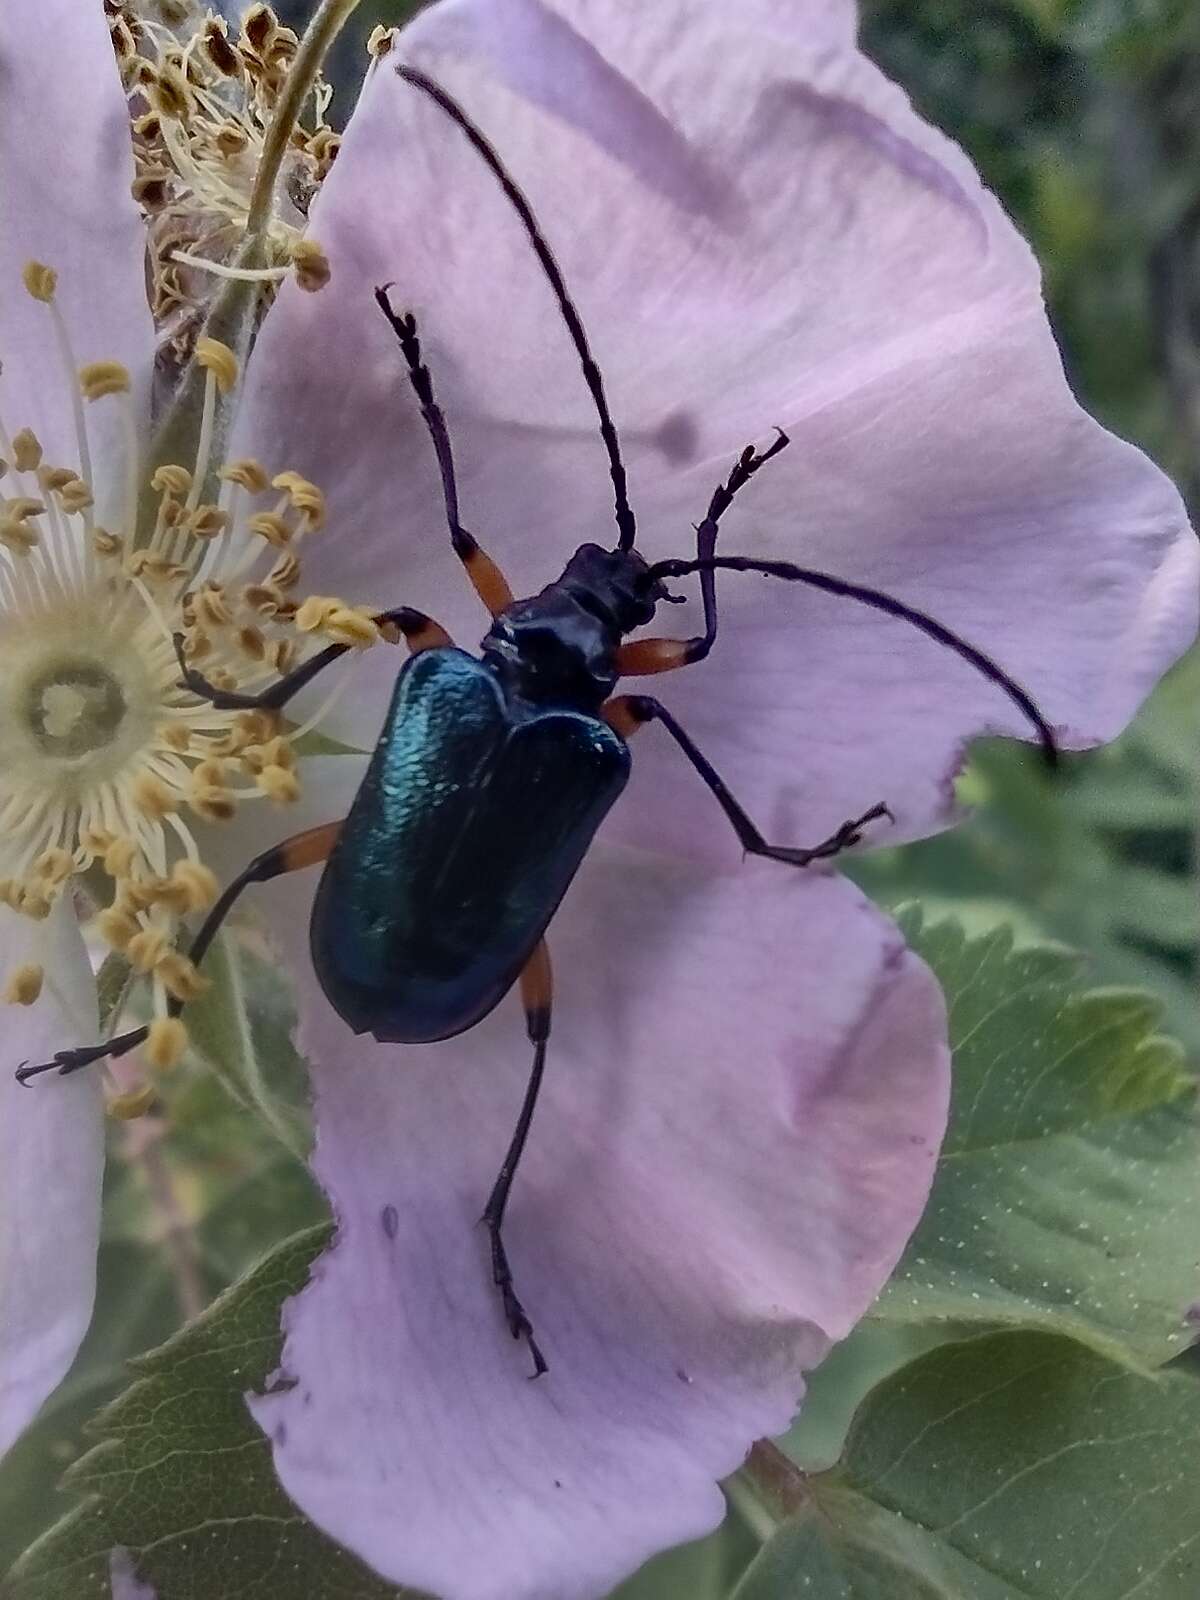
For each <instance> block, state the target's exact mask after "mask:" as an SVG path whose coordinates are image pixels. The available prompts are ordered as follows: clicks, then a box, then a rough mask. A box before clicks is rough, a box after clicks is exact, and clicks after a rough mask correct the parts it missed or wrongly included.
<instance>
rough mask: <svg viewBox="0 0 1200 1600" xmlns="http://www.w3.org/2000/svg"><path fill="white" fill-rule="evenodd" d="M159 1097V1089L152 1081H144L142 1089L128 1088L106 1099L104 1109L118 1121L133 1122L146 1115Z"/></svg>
mask: <svg viewBox="0 0 1200 1600" xmlns="http://www.w3.org/2000/svg"><path fill="white" fill-rule="evenodd" d="M157 1099H158V1090H157V1089H156V1088H155V1086H154V1084H152V1083H143V1084H142V1086H141V1088H140V1089H127V1090H126V1091H125V1093H124V1094H114V1095H112V1096H111V1097H110V1098H109V1100H107V1101H106V1103H105V1107H104V1109H105V1110H106V1111H107V1112H108V1114H109V1116H110V1117H113V1118H115V1119H116V1121H118V1122H133V1121H135V1119H136V1118H138V1117H144V1116H145V1115H146V1113H147V1112H148V1111H149V1110H150V1109H151V1107H152V1106H153V1105H154V1102H155V1101H156V1100H157Z"/></svg>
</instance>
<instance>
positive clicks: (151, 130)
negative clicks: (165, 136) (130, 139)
mask: <svg viewBox="0 0 1200 1600" xmlns="http://www.w3.org/2000/svg"><path fill="white" fill-rule="evenodd" d="M133 131H134V133H136V134H137V136H138V138H139V139H144V140H145V141H146V143H147V144H153V143H154V142H155V141H156V140H157V139H158V138H159V136H160V135H161V134H162V123H161V122H160V120H159V117H158V113H157V112H156V111H147V112H146V113H145V115H144V116H140V117H135V118H134V119H133Z"/></svg>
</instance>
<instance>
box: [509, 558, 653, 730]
mask: <svg viewBox="0 0 1200 1600" xmlns="http://www.w3.org/2000/svg"><path fill="white" fill-rule="evenodd" d="M647 570H648V569H647V566H646V562H645V561H644V560H643V558H642V557H641V556H640V555H638V554H637V552H636V551H632V550H631V551H624V550H605V549H603V548H602V547H601V546H600V545H597V544H584V545H580V547H579V549H578V550H576V552H575V554H574V555H573V556H572V557H571V559H570V561H568V562H567V565H566V567H565V569H564V571H563V575H562V577H561V578H559V579H557V581H556V582H554V583H551V584H548V585H547V586H546V588H544V589H543V590H542V591H541V592H540V593H539V594H535V595H533V596H532V597H531V598H530V599H528V600H514V601H513V603H512V604H511V605H510V606H506V607H505V609H504V610H503V611H502V612H501V613H500V615H499V616H498V617H497V618H496V620H495V622H494V623H493V624H492V626H491V628H490V629H489V631H488V633H487V635H486V637H485V638H484V640H483V645H482V648H483V658H484V660H485V661H486V662H487V663H488V664H489V666H491V667H492V668H493V670H494V671H495V672H497V673H498V674H499V676H500V677H501V678H502V680H503V681H504V683H505V685H506V686H507V687H508V688H509V690H510V691H511V692H512V693H515V694H518V695H520V696H521V698H522V699H525V700H530V701H534V702H543V703H544V702H551V703H556V704H563V705H571V706H578V707H579V708H580V709H581V710H588V711H591V710H595V709H596V708H597V707H598V706H600V705H601V704H602V703H603V702H604V701H605V700H607V698H608V696H609V695H610V694H611V693H612V691H613V687H614V685H615V684H616V681H617V676H618V674H617V669H616V652H617V647H618V645H619V644H620V643H621V640H622V638H623V637H624V636H625V634H627V633H631V632H632V631H633V629H634V628H640V627H642V626H643V625H644V624H645V623H647V622H649V621H651V620H652V618H653V616H654V612H655V609H656V607H657V605H658V601H659V599H660V598H661V586H660V585H658V584H648V583H647V581H646V572H647Z"/></svg>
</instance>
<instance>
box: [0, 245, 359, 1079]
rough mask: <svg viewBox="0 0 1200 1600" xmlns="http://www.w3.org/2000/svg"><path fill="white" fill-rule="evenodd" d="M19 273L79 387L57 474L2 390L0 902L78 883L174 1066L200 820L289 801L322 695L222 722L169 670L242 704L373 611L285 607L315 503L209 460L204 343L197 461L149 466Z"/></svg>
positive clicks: (188, 993) (35, 901) (300, 485)
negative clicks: (115, 424)
mask: <svg viewBox="0 0 1200 1600" xmlns="http://www.w3.org/2000/svg"><path fill="white" fill-rule="evenodd" d="M24 280H25V287H26V290H27V292H28V293H29V294H30V296H31V297H32V298H33V299H34V300H35V301H37V302H39V303H40V304H41V305H42V306H43V307H44V308H45V313H46V316H47V321H48V333H49V334H50V344H51V345H52V347H53V348H52V349H51V350H49V351H48V356H49V358H50V362H53V361H58V362H59V364H60V365H61V368H62V370H63V373H64V380H65V381H66V382H67V383H69V384H70V387H71V393H70V395H69V396H68V397H67V405H66V406H65V407H64V408H63V414H64V415H67V416H72V415H73V416H74V418H75V431H76V440H75V451H74V454H75V456H76V461H75V462H73V463H70V464H62V463H58V462H54V461H52V460H50V459H49V458H48V456H47V453H46V450H45V448H44V446H43V443H42V441H41V440H40V439H39V437H38V435H37V434H36V433H35V432H34V430H33V429H31V428H29V427H28V426H24V427H20V428H18V429H16V430H14V431H11V432H10V431H9V429H8V428H7V427H6V426H5V422H4V419H3V409H4V405H5V404H7V403H8V402H9V401H11V399H12V398H13V397H11V396H4V395H3V391H2V390H0V901H2V902H3V903H4V904H5V905H7V906H9V907H10V908H11V909H12V910H14V911H17V912H19V913H21V914H23V915H25V916H27V917H29V918H30V919H32V920H33V921H34V922H40V921H42V920H43V919H45V918H46V917H47V916H48V914H49V912H50V910H51V907H52V906H53V904H54V903H55V901H56V900H57V899H58V898H59V897H60V896H61V895H62V894H64V893H65V892H67V891H68V890H71V891H72V892H73V893H74V895H75V898H76V900H77V901H78V902H79V904H80V905H81V907H82V908H83V909H85V910H86V911H90V912H93V913H94V920H93V923H92V927H93V930H94V932H95V934H96V935H97V936H98V938H99V939H100V940H101V941H102V942H103V943H104V944H106V945H107V946H108V947H109V948H110V949H111V950H114V951H118V952H120V953H121V955H122V956H123V957H124V958H125V960H126V961H127V962H128V963H129V965H130V967H131V968H132V969H133V971H134V972H137V973H145V974H147V975H149V976H150V978H151V979H152V987H153V993H154V1009H155V1011H156V1013H157V1018H158V1021H157V1023H156V1024H155V1028H154V1030H153V1032H152V1035H151V1039H150V1043H149V1046H148V1053H149V1055H150V1058H151V1060H152V1061H154V1062H156V1063H157V1064H158V1065H160V1066H166V1065H170V1064H171V1063H172V1062H173V1061H174V1060H175V1059H177V1058H178V1056H179V1055H180V1054H181V1053H182V1050H183V1048H184V1046H185V1044H186V1035H185V1034H184V1032H183V1029H182V1027H181V1025H180V1024H179V1023H178V1021H177V1019H171V1018H169V1017H168V1016H167V1015H166V1010H167V999H168V997H171V996H174V997H175V998H177V999H180V1000H188V999H191V998H192V997H193V996H194V995H195V994H197V993H198V992H199V991H200V989H201V988H202V987H203V982H202V980H201V978H200V976H199V974H198V973H197V972H196V971H195V969H194V968H193V966H192V965H191V963H190V962H189V961H188V960H187V959H186V957H185V956H183V955H182V954H181V953H180V951H179V950H178V949H177V948H176V946H177V942H178V938H179V934H180V931H181V930H180V922H181V919H182V918H184V917H186V916H188V915H189V914H191V913H194V912H198V911H201V910H203V909H204V908H205V907H206V906H208V905H209V904H211V902H212V901H213V900H214V898H215V896H216V892H217V882H216V879H215V877H214V875H213V873H212V871H211V870H210V869H209V868H208V867H207V866H206V865H205V864H204V862H203V859H202V853H203V852H202V846H203V841H204V837H205V835H204V830H203V828H202V827H201V824H214V823H228V822H230V821H231V820H232V819H233V818H234V817H235V815H236V814H237V811H238V809H239V806H240V805H241V804H242V803H244V802H246V801H249V800H255V799H264V798H265V799H269V800H271V801H274V802H276V803H278V804H287V803H289V802H291V801H294V800H295V799H296V798H297V797H298V795H299V792H300V784H299V777H298V772H297V750H296V745H297V741H299V740H300V739H302V738H303V736H304V735H305V734H306V733H308V732H309V731H311V729H312V728H313V727H314V726H315V725H316V723H317V722H319V721H320V720H321V718H322V717H323V715H324V713H325V711H326V710H327V709H328V706H329V705H330V704H331V703H332V699H333V696H331V698H330V700H329V701H327V702H326V704H325V706H323V707H322V708H321V710H320V711H319V712H318V713H317V715H315V716H314V717H312V718H310V719H309V720H308V722H306V723H304V724H302V725H300V726H294V725H287V724H285V722H284V721H283V718H282V717H281V715H280V714H279V713H276V712H264V711H229V710H223V709H220V708H218V707H216V706H214V705H213V704H211V702H210V701H208V700H206V699H203V698H201V697H199V696H197V695H195V694H193V693H191V692H190V691H189V690H188V689H187V688H186V687H185V686H184V683H183V681H182V666H181V658H182V661H183V662H185V663H186V664H187V665H189V666H190V665H195V666H196V667H197V668H198V669H199V670H200V671H201V672H203V674H204V675H205V676H206V677H207V678H208V679H209V680H210V681H211V682H213V683H214V684H216V685H217V686H218V687H219V688H222V689H226V690H231V691H234V692H237V693H241V694H252V693H254V692H255V690H257V689H259V688H261V687H263V686H264V685H265V684H267V683H270V682H273V681H274V680H275V679H276V678H277V677H278V676H279V675H280V674H281V673H284V672H286V671H288V670H289V669H290V668H292V667H293V666H295V665H297V664H298V663H299V662H301V661H302V660H303V659H304V658H305V656H306V655H307V654H309V653H310V652H311V650H312V649H313V648H314V647H315V646H318V645H323V644H325V643H327V642H337V643H341V644H346V645H353V646H365V645H369V644H371V643H373V642H374V641H375V640H376V639H377V638H378V637H379V630H378V629H377V627H376V626H375V623H374V622H373V621H372V620H371V616H370V614H369V612H367V611H364V610H359V609H356V608H354V607H351V606H348V605H345V604H344V603H343V602H341V601H339V600H336V599H333V598H325V597H319V596H313V597H309V598H307V599H301V598H298V596H297V591H298V588H299V585H300V578H301V559H300V547H301V546H302V544H303V542H304V541H305V540H306V539H308V538H310V537H311V536H312V535H314V534H315V533H316V532H317V531H318V530H319V529H320V528H321V526H322V524H323V521H324V516H325V503H324V496H323V495H322V493H321V491H320V489H319V488H318V487H317V486H316V485H315V484H313V483H311V482H309V481H308V480H307V479H306V478H304V477H303V476H302V475H301V474H299V473H296V472H292V471H286V470H285V471H282V472H275V473H273V474H272V473H271V472H270V471H269V470H268V469H267V468H266V467H265V466H264V465H263V464H262V463H261V462H260V461H257V460H254V459H250V458H242V459H233V460H227V461H220V460H219V459H218V458H217V457H216V454H215V451H214V443H213V441H214V438H215V436H216V432H217V428H216V417H217V408H218V401H219V400H224V401H228V402H229V403H232V402H233V400H234V398H235V391H236V387H237V383H238V364H237V361H236V359H235V357H234V355H233V352H232V351H231V350H229V349H228V348H227V347H226V346H225V345H223V344H220V343H218V342H217V341H216V340H213V339H207V338H202V339H200V340H199V341H198V343H197V346H196V351H195V360H196V362H197V364H198V366H199V367H200V369H201V370H202V372H203V375H204V386H205V388H204V405H203V411H202V416H201V421H200V427H199V435H198V439H197V443H196V451H195V456H194V459H192V460H191V461H190V462H189V463H188V464H186V465H185V464H183V463H181V462H167V463H163V464H160V465H158V466H157V467H156V468H154V469H153V470H150V469H149V467H148V466H147V465H146V462H147V456H148V454H149V450H148V441H147V440H146V439H145V438H144V437H143V435H142V431H141V425H140V423H139V420H138V412H137V410H136V407H135V403H134V397H133V394H132V380H131V376H130V374H129V372H128V371H127V370H126V369H125V367H124V366H122V365H121V363H119V362H116V361H98V362H92V363H89V364H87V365H84V366H80V365H79V364H78V363H77V362H76V361H75V359H74V356H73V354H72V348H71V339H70V330H69V329H68V328H67V326H66V321H65V318H64V317H63V316H62V313H61V311H60V309H59V307H58V305H57V303H56V300H55V291H56V277H55V274H54V272H53V271H52V270H51V269H50V268H49V267H46V266H44V265H41V264H40V263H30V264H29V265H28V266H27V267H26V269H25V273H24ZM16 399H17V402H18V404H19V396H17V397H16ZM97 405H100V406H106V407H116V408H117V412H118V415H119V418H120V422H121V432H122V433H123V437H124V450H123V459H119V460H116V459H100V460H94V459H93V440H92V438H91V437H90V430H89V425H88V412H89V411H90V409H91V408H92V407H93V406H97ZM102 515H104V516H106V517H107V521H106V522H102V521H101V520H99V518H100V516H102ZM344 683H345V678H344V677H343V678H342V679H341V685H342V686H344ZM337 693H338V690H337V689H335V691H334V695H335V696H336V694H337ZM33 942H34V943H36V940H35V941H33ZM40 987H41V969H40V966H39V965H38V963H36V962H34V961H26V962H24V963H22V964H21V966H20V967H19V968H18V969H17V970H16V971H14V972H11V973H10V974H9V975H8V978H7V982H6V984H5V986H4V988H3V998H4V999H6V1000H8V1001H10V1002H16V1003H23V1004H30V1003H32V1001H33V1000H35V999H36V998H37V995H38V993H39V992H40ZM137 1103H138V1104H140V1103H141V1102H140V1100H139V1101H138V1102H137ZM126 1109H128V1107H126Z"/></svg>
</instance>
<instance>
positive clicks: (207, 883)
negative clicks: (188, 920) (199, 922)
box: [171, 861, 217, 911]
mask: <svg viewBox="0 0 1200 1600" xmlns="http://www.w3.org/2000/svg"><path fill="white" fill-rule="evenodd" d="M171 882H172V883H173V884H175V886H176V887H177V888H178V889H179V891H180V893H181V894H182V895H183V897H184V899H185V900H186V902H187V910H189V911H204V910H206V909H207V908H208V907H209V906H210V905H212V903H213V901H214V900H215V899H216V898H217V879H216V874H215V873H213V872H211V871H210V870H209V868H208V867H206V866H205V865H204V864H203V862H200V861H177V862H176V863H175V866H174V867H173V868H172V870H171Z"/></svg>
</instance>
